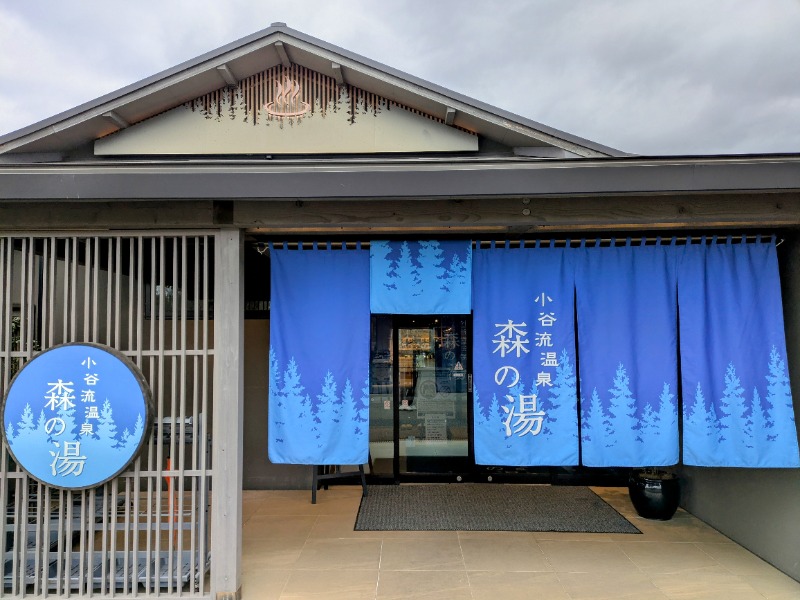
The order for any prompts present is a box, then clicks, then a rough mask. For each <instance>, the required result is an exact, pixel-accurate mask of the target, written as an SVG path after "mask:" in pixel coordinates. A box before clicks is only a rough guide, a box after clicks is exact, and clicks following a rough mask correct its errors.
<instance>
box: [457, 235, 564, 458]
mask: <svg viewBox="0 0 800 600" xmlns="http://www.w3.org/2000/svg"><path fill="white" fill-rule="evenodd" d="M573 286H574V284H573V275H572V268H571V266H570V265H569V264H568V261H567V256H566V253H565V250H564V249H561V248H520V249H510V248H489V249H476V250H475V252H474V254H473V298H474V309H475V314H474V318H473V323H474V325H473V337H474V341H473V362H474V365H475V367H474V391H473V403H474V411H473V414H474V428H475V429H474V432H475V461H476V462H477V463H478V464H482V465H513V466H534V465H551V466H564V465H575V464H577V463H578V414H577V394H576V381H575V336H574V326H573V323H574V316H573V315H574V313H573V303H574V292H573Z"/></svg>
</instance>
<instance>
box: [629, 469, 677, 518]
mask: <svg viewBox="0 0 800 600" xmlns="http://www.w3.org/2000/svg"><path fill="white" fill-rule="evenodd" d="M628 493H629V494H630V497H631V502H633V507H634V508H635V509H636V512H637V513H639V516H641V517H644V518H645V519H658V520H659V521H668V520H669V519H671V518H672V516H673V515H674V514H675V511H677V510H678V504H679V503H680V500H681V488H680V482H679V480H678V478H677V477H675V476H674V475H671V474H659V475H648V474H647V473H645V472H644V471H633V472H632V473H631V476H630V479H629V480H628Z"/></svg>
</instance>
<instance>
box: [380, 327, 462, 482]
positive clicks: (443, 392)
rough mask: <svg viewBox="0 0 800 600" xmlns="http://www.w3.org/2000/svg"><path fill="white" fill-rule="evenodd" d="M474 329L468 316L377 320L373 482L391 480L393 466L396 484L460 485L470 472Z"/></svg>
mask: <svg viewBox="0 0 800 600" xmlns="http://www.w3.org/2000/svg"><path fill="white" fill-rule="evenodd" d="M468 325H469V323H468V317H466V316H462V315H456V316H449V315H437V316H413V317H406V316H402V317H401V316H395V317H388V316H387V317H380V316H379V317H374V318H373V336H374V338H373V352H372V366H371V373H370V382H371V401H370V406H371V412H370V416H371V424H370V448H371V451H372V457H373V472H374V473H375V474H377V475H384V476H387V475H389V473H388V471H389V459H391V474H392V476H393V478H394V479H409V478H411V479H413V478H436V477H439V478H442V479H445V480H446V479H449V478H452V479H456V478H458V477H463V476H464V475H465V474H467V473H469V472H470V471H471V470H472V466H473V464H474V462H473V458H472V448H471V443H470V430H471V428H470V423H471V402H470V391H471V390H470V387H471V374H470V373H471V371H470V351H469V337H468ZM389 338H391V347H390V348H387V347H386V345H387V342H388V339H389ZM390 409H391V410H390ZM390 426H391V427H390ZM390 431H391V442H392V444H391V448H390V447H389V443H388V442H389V435H390Z"/></svg>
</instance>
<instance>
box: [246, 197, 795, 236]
mask: <svg viewBox="0 0 800 600" xmlns="http://www.w3.org/2000/svg"><path fill="white" fill-rule="evenodd" d="M526 200H527V203H526ZM233 222H234V224H236V225H238V226H240V227H244V228H247V229H249V230H251V231H258V232H261V233H266V232H269V231H273V232H275V233H297V234H314V233H325V234H328V235H331V234H334V235H335V234H339V235H346V234H356V233H380V234H387V233H404V234H405V233H413V232H418V233H425V234H435V233H437V232H438V233H442V234H445V233H450V234H463V235H468V234H473V233H479V232H481V231H486V232H508V233H513V234H515V235H520V234H536V233H540V232H558V231H564V232H568V231H592V230H596V231H611V230H619V231H625V230H630V231H643V230H674V231H682V230H689V229H702V228H715V229H718V228H746V229H752V228H776V227H798V226H800V194H798V193H787V194H742V195H714V194H708V195H692V196H667V195H664V196H650V197H640V196H613V197H573V198H495V199H475V198H471V199H470V198H468V199H463V200H435V199H420V200H411V201H409V200H380V201H377V202H364V201H359V200H350V201H335V202H331V201H308V200H306V201H304V202H303V203H302V206H298V205H297V204H296V203H295V202H293V201H288V200H287V201H273V202H266V203H262V202H257V201H236V202H235V203H234V218H233Z"/></svg>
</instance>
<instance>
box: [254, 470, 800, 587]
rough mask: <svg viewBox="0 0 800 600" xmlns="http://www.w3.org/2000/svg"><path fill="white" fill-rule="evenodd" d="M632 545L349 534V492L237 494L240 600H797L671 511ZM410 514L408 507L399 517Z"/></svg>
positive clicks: (738, 553)
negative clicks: (241, 536)
mask: <svg viewBox="0 0 800 600" xmlns="http://www.w3.org/2000/svg"><path fill="white" fill-rule="evenodd" d="M593 489H594V490H595V491H596V492H597V493H598V494H600V495H601V496H602V497H603V498H604V499H605V500H606V501H607V502H609V503H610V504H611V505H612V506H614V508H616V509H617V510H618V511H619V512H621V513H622V514H623V515H625V516H626V517H627V518H629V519H630V520H631V521H632V522H633V523H634V524H635V525H636V526H637V527H638V528H639V529H640V530H641V531H642V533H643V535H626V534H574V533H573V534H570V533H519V532H455V531H442V532H357V531H353V524H354V523H355V518H356V514H357V512H358V505H359V501H360V488H358V487H356V486H352V487H351V486H336V487H332V488H330V489H329V490H323V491H320V493H319V494H318V496H317V504H316V505H312V504H311V501H310V492H308V491H246V492H244V507H243V510H244V516H243V518H244V547H243V585H242V594H243V598H244V600H271V599H281V600H288V599H290V598H292V599H300V598H325V599H328V598H331V599H338V598H341V599H346V600H358V599H361V598H377V599H380V600H384V599H390V598H403V599H405V598H432V599H433V598H435V599H436V600H448V599H451V598H453V599H456V598H457V599H461V598H464V599H474V600H478V599H483V598H487V599H491V600H515V599H517V598H525V599H528V598H544V599H548V600H550V599H553V600H558V599H593V600H599V599H602V598H615V599H616V598H636V599H639V598H646V599H648V600H651V599H652V600H656V599H662V598H675V599H678V598H680V599H683V600H696V599H703V600H706V599H708V600H717V599H719V600H751V599H761V598H770V599H773V600H789V599H793V600H794V599H800V583H798V582H796V581H794V580H793V579H791V578H789V577H787V576H786V575H784V574H783V573H781V572H780V571H778V570H776V569H775V568H773V567H771V566H770V565H768V564H767V563H766V562H764V561H762V560H761V559H759V558H758V557H756V556H754V555H753V554H751V553H750V552H748V551H747V550H745V549H744V548H742V547H741V546H739V545H737V544H735V543H733V542H731V541H730V540H729V539H728V538H726V537H725V536H723V535H722V534H720V533H719V532H717V531H716V530H714V529H712V528H711V527H709V526H707V525H705V524H704V523H703V522H702V521H700V520H698V519H696V518H694V517H693V516H691V515H689V514H688V513H686V512H684V511H682V510H679V511H678V514H677V515H676V516H675V518H673V519H672V520H671V521H666V522H660V521H649V520H647V519H642V518H640V517H638V516H637V515H636V513H635V511H634V510H633V507H632V506H631V504H630V500H629V499H628V494H627V490H626V489H624V488H593ZM409 510H413V507H409Z"/></svg>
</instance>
